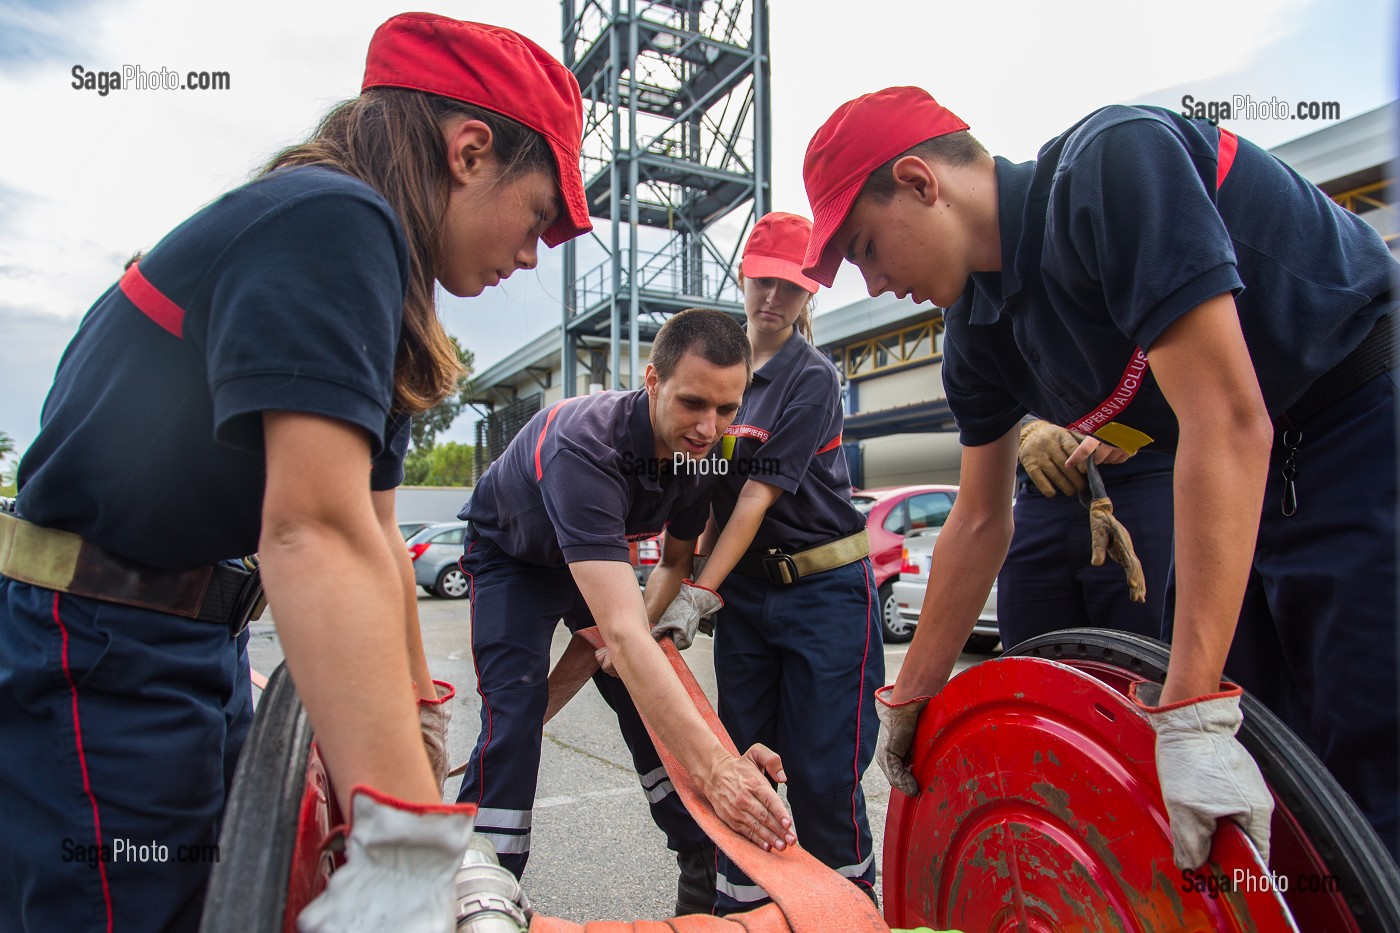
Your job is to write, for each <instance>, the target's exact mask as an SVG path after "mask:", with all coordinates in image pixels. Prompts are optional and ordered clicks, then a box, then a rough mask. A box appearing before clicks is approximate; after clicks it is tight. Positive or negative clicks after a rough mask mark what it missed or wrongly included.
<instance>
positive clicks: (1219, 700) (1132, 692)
mask: <svg viewBox="0 0 1400 933" xmlns="http://www.w3.org/2000/svg"><path fill="white" fill-rule="evenodd" d="M1220 687H1221V690H1220V692H1219V693H1213V694H1210V695H1208V696H1204V697H1197V698H1195V699H1192V700H1185V701H1182V702H1180V703H1172V704H1170V705H1169V706H1158V705H1156V704H1157V703H1159V702H1160V700H1161V696H1162V685H1161V684H1155V683H1150V682H1148V681H1145V680H1140V681H1137V682H1136V683H1134V684H1133V685H1132V686H1131V687H1130V688H1129V691H1128V695H1129V696H1130V697H1131V698H1132V700H1133V702H1134V703H1136V704H1137V706H1138V708H1139V709H1141V710H1142V711H1143V712H1145V713H1146V714H1147V719H1148V721H1149V722H1151V723H1152V729H1153V731H1154V732H1156V733H1157V755H1156V757H1157V779H1158V781H1159V782H1160V783H1161V785H1162V801H1163V802H1164V803H1165V804H1166V807H1167V818H1168V819H1169V820H1170V821H1171V828H1172V851H1173V853H1174V855H1175V861H1176V867H1177V868H1180V869H1182V870H1183V871H1184V870H1187V869H1191V870H1195V869H1197V868H1200V867H1201V865H1203V864H1204V863H1205V860H1206V857H1207V856H1209V855H1210V844H1211V839H1212V838H1213V837H1214V836H1215V826H1216V820H1219V819H1225V818H1227V817H1228V818H1230V819H1232V820H1234V821H1235V822H1236V823H1238V824H1239V825H1240V827H1241V828H1242V829H1243V830H1244V831H1245V833H1246V834H1247V835H1248V836H1249V838H1250V840H1251V841H1252V842H1253V843H1254V847H1255V848H1256V849H1258V850H1259V855H1260V857H1261V858H1262V859H1263V860H1264V861H1265V863H1267V862H1268V861H1269V829H1270V820H1271V818H1272V817H1273V812H1274V798H1273V795H1272V794H1270V793H1269V788H1268V787H1267V786H1266V785H1265V783H1264V777H1263V775H1261V774H1260V773H1259V766H1258V765H1257V764H1255V763H1254V759H1253V758H1252V757H1250V754H1249V752H1248V751H1246V750H1245V748H1244V746H1243V745H1241V744H1240V743H1239V740H1238V739H1237V738H1235V733H1236V732H1238V731H1239V728H1240V723H1241V722H1243V721H1244V717H1243V715H1242V714H1241V713H1240V694H1241V693H1242V692H1243V691H1241V690H1240V688H1239V687H1237V686H1235V685H1234V684H1229V683H1222V684H1221V685H1220Z"/></svg>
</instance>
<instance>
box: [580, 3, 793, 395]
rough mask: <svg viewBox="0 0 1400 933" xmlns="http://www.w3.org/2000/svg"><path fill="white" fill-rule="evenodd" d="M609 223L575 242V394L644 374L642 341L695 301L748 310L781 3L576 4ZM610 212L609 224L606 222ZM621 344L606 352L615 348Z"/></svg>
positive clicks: (587, 105)
mask: <svg viewBox="0 0 1400 933" xmlns="http://www.w3.org/2000/svg"><path fill="white" fill-rule="evenodd" d="M563 7H564V64H565V65H567V66H568V67H569V68H570V69H571V70H572V71H573V73H574V74H575V75H576V76H577V77H578V82H579V86H580V87H581V88H582V91H583V108H584V118H583V149H582V157H581V162H582V168H583V180H584V187H585V191H586V192H587V196H588V203H589V213H591V214H592V215H593V217H594V219H595V228H594V232H593V233H592V234H590V235H588V236H586V237H582V238H580V239H579V240H575V241H571V242H570V243H568V244H567V245H566V246H565V248H564V294H563V328H562V333H563V390H564V394H565V395H566V396H568V395H576V394H579V392H580V391H581V390H582V387H581V386H580V383H579V378H580V372H579V368H580V364H582V366H583V368H584V370H585V371H586V372H587V374H588V377H589V381H590V382H594V383H601V384H603V385H605V386H606V387H608V388H626V387H627V386H625V385H623V380H622V376H623V371H622V365H621V363H622V360H621V345H622V341H623V340H626V341H627V345H628V348H629V351H630V352H629V360H628V366H627V373H628V374H629V381H630V382H631V384H632V385H633V386H639V385H640V384H641V374H640V369H639V365H638V344H639V342H641V341H644V340H645V341H649V340H651V338H652V337H653V336H655V333H656V331H657V330H658V329H659V328H660V326H661V324H662V323H663V322H664V320H665V316H666V315H667V314H670V313H673V312H675V311H679V310H682V309H684V308H688V307H692V306H697V305H698V306H703V307H717V308H723V309H725V310H728V311H731V312H735V313H737V314H742V313H743V301H742V297H741V295H740V294H739V289H738V282H737V279H736V277H735V271H736V269H737V264H738V259H739V250H740V248H741V247H742V245H743V242H744V239H745V237H746V236H747V235H748V231H749V229H750V228H751V227H752V225H753V222H754V220H755V219H756V218H758V217H762V216H763V215H764V214H766V213H767V212H768V210H769V204H770V200H771V198H770V191H771V188H770V185H771V182H770V177H771V164H770V160H771V156H770V153H771V146H770V141H771V130H770V126H771V111H770V105H769V90H768V3H767V0H674V2H666V3H663V2H659V0H563ZM596 221H601V223H598V222H596ZM605 350H606V353H605V352H604V351H605Z"/></svg>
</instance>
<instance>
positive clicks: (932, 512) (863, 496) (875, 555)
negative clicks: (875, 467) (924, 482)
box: [851, 485, 958, 644]
mask: <svg viewBox="0 0 1400 933" xmlns="http://www.w3.org/2000/svg"><path fill="white" fill-rule="evenodd" d="M957 497H958V487H956V486H939V485H932V486H889V487H883V488H879V489H858V490H856V491H855V492H853V493H851V503H852V504H853V505H854V506H855V507H856V508H857V509H859V510H860V511H862V512H864V513H865V522H866V525H865V527H866V531H867V532H868V533H869V535H870V562H871V564H873V565H874V567H875V587H876V589H877V591H878V592H879V597H880V623H881V627H882V628H883V629H884V635H885V642H886V643H887V644H891V643H893V644H898V643H900V642H906V641H908V640H909V639H910V638H913V637H914V627H913V626H911V625H909V624H908V623H907V622H906V621H905V620H904V618H903V617H902V616H900V614H899V610H898V606H897V605H896V604H895V598H894V582H895V579H896V578H897V577H898V576H899V570H900V567H901V565H902V564H903V549H904V536H905V535H907V534H909V533H910V532H911V531H917V530H920V529H924V528H942V527H943V523H944V522H945V521H947V520H948V513H949V512H950V511H952V509H953V500H954V499H956V498H957Z"/></svg>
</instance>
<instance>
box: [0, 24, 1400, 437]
mask: <svg viewBox="0 0 1400 933" xmlns="http://www.w3.org/2000/svg"><path fill="white" fill-rule="evenodd" d="M403 8H405V4H403V3H402V2H401V0H344V2H331V0H304V2H299V3H286V2H282V0H247V2H244V3H239V4H198V3H187V2H181V0H119V2H104V3H97V2H95V0H44V2H40V0H21V2H16V0H0V99H2V100H4V101H5V104H6V133H5V142H4V144H3V157H2V158H0V300H3V301H5V302H7V303H8V308H9V313H10V314H11V315H12V317H7V318H6V321H8V322H10V323H11V324H13V321H14V320H15V318H14V317H13V315H20V314H26V315H29V316H32V317H35V318H36V319H42V318H47V319H49V320H50V323H52V324H54V326H53V327H52V328H50V329H48V330H45V331H44V333H46V334H48V335H49V336H50V338H51V339H54V340H55V341H56V346H54V347H52V348H50V349H47V350H45V351H43V354H42V355H44V356H45V358H47V359H49V360H51V361H54V360H56V359H57V355H58V353H59V352H61V350H62V344H63V343H64V342H65V338H64V337H63V336H62V335H63V333H64V330H63V328H64V327H65V326H67V325H66V324H65V322H69V321H71V320H73V318H74V316H75V315H77V314H79V313H81V312H82V311H83V310H84V309H86V308H87V307H88V305H89V304H90V303H91V302H92V301H93V299H94V298H96V296H97V295H99V294H100V293H101V292H102V291H103V290H104V289H105V288H106V287H107V286H108V285H110V284H111V282H112V281H113V280H114V279H115V277H116V276H117V274H118V273H119V272H120V269H121V265H122V262H123V261H124V260H125V259H126V258H127V257H128V256H129V255H130V254H131V253H132V252H133V251H135V250H137V249H143V248H149V247H150V246H152V245H153V244H154V243H156V242H157V241H158V240H159V239H160V238H161V237H162V236H163V235H164V234H165V233H166V232H167V231H169V230H170V229H171V228H173V227H174V226H175V225H177V224H178V223H179V222H180V221H182V220H183V219H184V218H185V217H187V216H188V215H189V214H191V213H192V212H193V211H194V210H195V209H197V208H198V207H199V206H200V205H202V204H204V203H206V202H208V201H209V200H211V199H212V198H214V197H216V196H218V195H219V194H220V193H221V192H224V191H227V190H228V189H230V188H232V187H234V186H236V185H238V184H240V183H241V182H243V181H244V180H246V179H247V178H249V177H250V175H251V173H252V172H254V171H255V170H256V169H257V168H258V166H259V165H260V164H262V163H263V162H264V161H266V159H267V158H268V157H269V156H270V155H272V154H273V153H275V152H276V151H277V150H278V149H280V148H282V147H283V146H286V145H288V144H290V143H292V142H295V141H297V140H299V139H302V138H304V137H305V136H306V135H307V134H308V133H309V131H310V130H311V129H312V128H313V127H314V126H315V124H316V122H317V120H318V118H319V117H320V116H321V115H322V114H323V113H324V112H325V111H326V110H327V109H328V108H329V107H330V106H331V105H332V104H333V103H335V102H336V101H339V100H342V99H344V98H346V97H350V96H353V95H354V94H355V93H357V91H358V78H359V75H360V72H361V69H362V67H363V62H364V50H365V46H366V43H367V41H368V38H369V36H370V34H371V33H372V31H373V30H374V28H375V27H376V26H378V25H379V23H381V22H382V21H383V20H384V19H386V18H388V17H389V16H390V15H392V14H394V13H397V12H400V10H401V9H403ZM456 11H457V12H459V14H460V15H464V16H471V17H474V18H477V19H482V20H486V21H489V22H497V23H500V24H501V25H505V26H510V27H512V28H515V29H519V30H520V31H522V32H524V33H525V34H527V35H529V36H531V37H532V38H534V39H536V40H537V41H539V42H540V43H541V44H542V45H544V46H545V47H546V48H547V49H550V50H551V51H554V52H556V53H558V52H559V50H560V40H559V33H560V5H559V3H558V2H557V0H512V2H506V0H478V2H476V3H473V4H470V5H461V4H458V5H457V6H456ZM769 11H770V30H771V52H772V61H773V69H772V89H773V108H772V109H773V143H774V146H773V179H772V184H773V207H774V208H775V209H777V210H788V211H796V212H801V213H805V212H807V210H808V205H807V200H806V196H805V193H804V191H803V188H802V180H801V176H800V166H801V162H802V155H803V152H804V150H805V148H806V144H807V141H808V139H809V138H810V136H811V134H812V132H813V131H814V130H815V129H816V127H817V126H818V125H819V124H820V123H821V122H822V120H824V119H825V118H826V116H827V115H829V114H830V112H831V111H832V110H833V109H834V108H835V107H836V106H837V105H838V104H840V103H841V102H842V101H845V100H848V99H850V98H851V97H854V96H856V95H857V94H860V93H864V92H866V91H869V90H874V89H876V88H880V87H884V86H887V85H890V84H901V83H913V84H920V85H922V86H924V87H927V88H929V89H930V90H931V91H932V92H933V93H934V94H935V95H936V96H938V97H939V99H940V100H941V101H943V102H944V103H945V104H947V105H948V106H949V107H951V108H952V109H954V110H955V111H956V112H958V113H959V114H960V115H961V116H963V117H964V118H965V119H967V120H968V122H969V123H971V124H972V126H973V129H974V132H975V133H976V134H977V135H978V136H979V137H980V138H982V140H983V142H985V143H986V144H987V145H988V146H989V147H990V148H991V149H993V150H994V151H997V152H999V153H1002V154H1005V155H1007V156H1009V157H1012V158H1017V159H1025V158H1030V157H1032V156H1033V155H1034V153H1035V152H1036V150H1037V149H1038V148H1039V146H1040V144H1041V143H1043V142H1044V141H1045V140H1046V139H1048V138H1049V137H1051V136H1053V135H1054V134H1056V133H1058V132H1060V131H1061V130H1063V129H1064V128H1065V127H1067V126H1069V125H1070V124H1071V123H1073V122H1074V121H1076V120H1077V119H1079V118H1080V117H1082V116H1083V115H1084V114H1085V113H1087V112H1088V111H1090V110H1092V109H1094V108H1095V107H1098V106H1101V105H1103V104H1107V103H1116V102H1144V101H1147V102H1155V103H1161V104H1163V105H1166V106H1172V105H1173V103H1174V102H1175V101H1176V100H1179V98H1180V95H1181V93H1183V92H1184V90H1185V89H1195V88H1200V89H1201V90H1202V93H1206V92H1210V93H1215V92H1216V90H1217V89H1218V90H1219V92H1221V93H1226V92H1228V93H1237V92H1238V93H1246V92H1248V93H1259V94H1265V93H1278V94H1280V95H1281V96H1282V95H1284V94H1287V95H1290V96H1292V95H1301V96H1304V97H1316V98H1318V99H1328V100H1331V99H1335V100H1339V101H1341V102H1342V103H1343V105H1344V115H1345V116H1354V115H1355V114H1357V113H1360V112H1361V111H1362V110H1365V109H1370V108H1371V107H1374V106H1376V105H1378V104H1380V103H1382V102H1384V101H1385V100H1388V99H1390V98H1392V97H1394V96H1395V95H1394V74H1395V71H1394V68H1393V65H1392V64H1391V52H1390V49H1391V46H1392V44H1393V38H1394V37H1393V36H1392V35H1391V34H1390V33H1389V32H1388V29H1389V27H1390V25H1391V23H1392V20H1393V16H1394V13H1393V10H1392V9H1391V8H1390V5H1389V3H1388V2H1387V0H1343V2H1337V0H1329V2H1326V3H1324V2H1323V0H1251V2H1238V3H1221V2H1219V0H1180V2H1178V3H1176V4H1173V5H1172V6H1171V7H1170V8H1168V7H1164V6H1162V5H1160V4H1136V3H1122V2H1119V0H1083V2H1078V3H1074V4H1047V3H1044V2H1034V0H1005V2H1001V3H997V4H994V5H990V6H989V5H981V6H977V5H974V4H956V3H941V2H928V0H862V2H861V3H859V4H858V5H855V6H853V5H851V4H850V3H848V2H846V0H840V2H837V0H805V2H804V0H770V3H769ZM1338 22H1346V23H1351V24H1355V25H1357V27H1358V28H1354V29H1350V28H1349V29H1340V28H1338V27H1337V25H1336V24H1337V23H1338ZM1365 24H1374V28H1365ZM838 27H839V28H838ZM74 64H83V65H84V66H85V67H87V68H92V69H111V68H115V69H120V68H121V67H122V66H124V65H132V66H137V65H139V66H140V67H141V68H142V69H143V70H155V69H158V68H161V67H166V68H169V69H171V70H174V71H178V72H180V73H184V72H185V71H188V70H219V71H227V72H228V73H229V75H230V78H231V83H232V87H231V89H230V90H228V91H222V92H214V91H208V92H180V91H122V92H114V93H109V94H108V95H107V96H105V97H103V96H100V95H98V94H97V93H95V92H93V91H85V90H75V89H73V88H72V87H71V83H72V76H71V69H72V67H73V65H74ZM1255 88H1258V91H1257V92H1256V91H1255V90H1254V89H1255ZM1173 95H1174V96H1173ZM1236 128H1237V129H1239V131H1240V132H1242V133H1244V134H1245V135H1249V136H1251V137H1252V138H1256V139H1258V141H1261V142H1266V140H1265V139H1261V138H1259V137H1260V135H1261V134H1263V135H1265V136H1268V135H1269V134H1274V136H1275V137H1276V138H1270V139H1268V140H1267V142H1266V144H1270V145H1271V144H1274V143H1277V142H1279V141H1282V139H1283V138H1288V136H1287V135H1282V134H1291V135H1300V134H1301V132H1302V131H1303V130H1304V129H1313V128H1316V127H1315V126H1314V127H1307V128H1299V127H1297V126H1291V127H1290V126H1285V125H1283V124H1276V125H1262V124H1260V125H1251V126H1246V127H1236ZM726 223H727V224H737V223H738V221H737V220H735V219H732V218H731V219H727V220H726ZM599 232H600V235H602V236H603V237H606V236H607V232H606V227H605V226H604V225H600V227H599ZM644 242H645V240H644ZM559 253H560V251H558V250H556V251H554V252H553V253H550V254H545V255H544V256H543V257H542V259H541V269H540V270H539V271H538V272H535V273H528V274H527V273H518V274H517V275H516V276H514V277H513V278H512V279H511V280H510V281H509V282H508V283H507V285H506V287H505V288H504V289H498V290H493V291H492V292H488V294H487V295H486V296H483V297H482V298H479V299H473V300H472V301H470V302H456V301H446V302H444V304H443V315H444V318H445V319H446V321H447V324H448V327H449V329H450V330H452V331H453V332H454V333H456V334H458V335H459V336H460V337H461V338H462V339H463V342H464V343H465V344H466V345H467V346H470V347H472V348H473V349H474V350H475V351H476V352H477V354H478V361H479V365H480V366H481V367H482V368H485V367H486V366H489V365H491V364H492V363H493V362H495V361H497V360H499V359H500V358H501V357H503V356H505V355H506V354H508V353H509V352H511V351H512V350H514V349H516V348H518V347H519V346H521V345H522V344H524V343H525V342H526V341H527V340H528V339H530V338H531V337H533V336H535V335H537V334H538V333H541V332H543V331H544V330H547V329H549V328H552V327H555V326H557V324H558V322H559V317H560V311H559V304H558V299H559V296H560V295H561V294H562V292H563V286H562V282H561V281H560V272H559V268H560V266H559V264H558V263H559V262H560V260H561V258H562V257H561V256H560V255H559ZM591 255H593V256H594V258H592V259H589V258H587V257H585V258H583V259H581V260H580V263H579V268H580V270H585V269H588V268H591V267H592V266H593V265H594V264H596V261H597V258H596V253H594V254H591ZM863 296H864V287H863V284H862V283H861V282H860V277H859V276H858V275H856V274H854V272H853V271H852V270H850V269H847V270H844V271H843V272H842V273H841V274H840V275H839V276H838V278H837V281H836V288H835V289H833V290H832V291H831V292H830V293H824V294H823V295H822V298H821V306H822V307H823V308H827V309H834V308H838V307H841V306H843V305H844V304H846V303H848V302H850V301H852V300H855V299H858V298H860V297H863ZM36 326H37V325H36ZM36 334H37V332H36ZM33 339H35V340H37V339H39V338H38V336H37V335H36V336H34V337H33ZM31 349H32V350H34V351H35V352H38V351H39V349H40V348H38V347H37V346H34V345H31ZM8 363H9V360H8V359H7V360H6V365H4V366H0V369H3V370H6V371H7V373H6V376H5V379H6V380H7V381H6V385H7V386H10V385H13V384H14V383H13V379H12V378H11V377H10V376H9V375H8V370H9V368H10V367H9V365H8ZM49 371H50V373H51V371H52V363H50V364H49ZM25 398H26V399H30V400H31V401H24V402H22V401H21V400H20V397H19V396H13V395H11V394H10V393H8V392H4V393H0V429H4V430H10V429H9V428H5V427H3V424H4V422H6V421H11V422H13V421H24V420H31V421H37V411H38V409H37V404H36V403H33V402H32V398H33V395H32V394H30V395H27V396H25ZM21 405H25V406H30V407H27V408H25V409H24V410H23V411H20V410H19V407H20V406H21ZM12 433H13V432H12Z"/></svg>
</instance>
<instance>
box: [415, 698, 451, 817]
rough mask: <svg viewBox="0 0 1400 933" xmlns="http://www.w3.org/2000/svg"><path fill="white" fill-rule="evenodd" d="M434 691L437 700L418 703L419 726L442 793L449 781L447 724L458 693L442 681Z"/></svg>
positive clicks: (434, 775)
mask: <svg viewBox="0 0 1400 933" xmlns="http://www.w3.org/2000/svg"><path fill="white" fill-rule="evenodd" d="M433 689H434V690H435V691H436V692H437V699H436V700H419V701H418V724H419V726H421V727H422V729H423V747H424V748H425V749H427V752H428V761H429V763H431V764H432V766H433V777H435V778H437V782H438V790H439V791H441V790H442V785H443V784H444V783H445V782H446V781H447V769H448V761H447V724H448V723H449V722H450V721H451V720H452V705H451V704H452V698H453V697H455V696H456V695H457V691H456V690H455V689H454V688H453V686H452V685H451V684H449V683H444V682H443V681H441V680H435V681H433Z"/></svg>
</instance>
